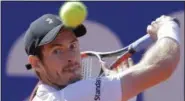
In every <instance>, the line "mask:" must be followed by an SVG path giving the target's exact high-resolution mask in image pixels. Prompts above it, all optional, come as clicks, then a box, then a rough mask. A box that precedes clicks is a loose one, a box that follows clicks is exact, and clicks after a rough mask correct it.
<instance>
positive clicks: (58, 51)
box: [53, 48, 63, 54]
mask: <svg viewBox="0 0 185 101" xmlns="http://www.w3.org/2000/svg"><path fill="white" fill-rule="evenodd" d="M53 53H54V54H62V53H63V50H62V49H60V48H57V49H54V50H53Z"/></svg>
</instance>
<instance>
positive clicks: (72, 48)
mask: <svg viewBox="0 0 185 101" xmlns="http://www.w3.org/2000/svg"><path fill="white" fill-rule="evenodd" d="M77 45H78V44H77V42H74V43H72V44H71V45H70V46H69V49H70V50H74V49H76V48H77Z"/></svg>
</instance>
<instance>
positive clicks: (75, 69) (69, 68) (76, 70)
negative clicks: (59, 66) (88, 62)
mask: <svg viewBox="0 0 185 101" xmlns="http://www.w3.org/2000/svg"><path fill="white" fill-rule="evenodd" d="M63 72H65V73H72V74H79V72H80V65H78V64H75V65H68V66H66V67H65V68H64V69H63Z"/></svg>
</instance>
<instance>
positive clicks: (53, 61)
mask: <svg viewBox="0 0 185 101" xmlns="http://www.w3.org/2000/svg"><path fill="white" fill-rule="evenodd" d="M45 65H46V66H47V67H48V68H49V69H52V71H53V70H55V71H59V70H60V69H62V67H63V64H62V59H59V58H57V57H55V58H49V59H46V60H45Z"/></svg>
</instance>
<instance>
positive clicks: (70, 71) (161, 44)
mask: <svg viewBox="0 0 185 101" xmlns="http://www.w3.org/2000/svg"><path fill="white" fill-rule="evenodd" d="M147 33H148V34H150V35H151V37H152V38H153V39H154V40H156V43H155V44H154V45H153V46H152V47H151V48H150V49H148V50H147V52H146V53H145V55H144V56H143V58H142V59H141V60H140V62H139V63H138V64H136V65H134V66H132V67H131V68H129V69H127V70H125V71H123V72H121V73H118V74H112V75H114V76H106V77H101V78H95V79H88V80H81V78H82V76H81V71H82V70H81V57H80V50H79V42H78V39H77V38H78V37H81V36H83V35H85V34H86V28H85V26H84V25H80V26H79V27H77V28H75V29H69V28H65V27H64V26H63V24H62V22H61V21H60V19H58V17H57V16H55V15H52V14H45V15H43V16H41V17H40V18H38V19H36V20H35V21H34V22H32V23H31V25H30V27H29V28H28V30H27V31H26V34H25V50H26V53H27V54H28V61H29V64H27V65H26V67H27V68H28V69H31V68H32V69H33V70H34V71H35V72H36V74H37V76H38V78H39V80H40V83H39V84H38V86H37V89H36V93H35V94H34V95H33V99H31V100H32V101H127V100H128V99H130V98H132V97H134V96H136V95H137V94H139V93H140V92H142V91H144V90H146V89H148V88H150V87H152V86H154V85H156V84H159V83H160V82H162V81H165V80H167V79H168V78H169V77H170V76H171V75H172V73H173V72H174V70H175V68H176V66H177V64H178V62H179V59H180V58H179V57H180V46H179V26H178V25H177V23H175V22H174V21H173V20H172V18H171V17H169V16H161V17H159V18H157V19H156V20H155V21H153V22H152V23H151V25H149V26H148V27H147Z"/></svg>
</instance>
